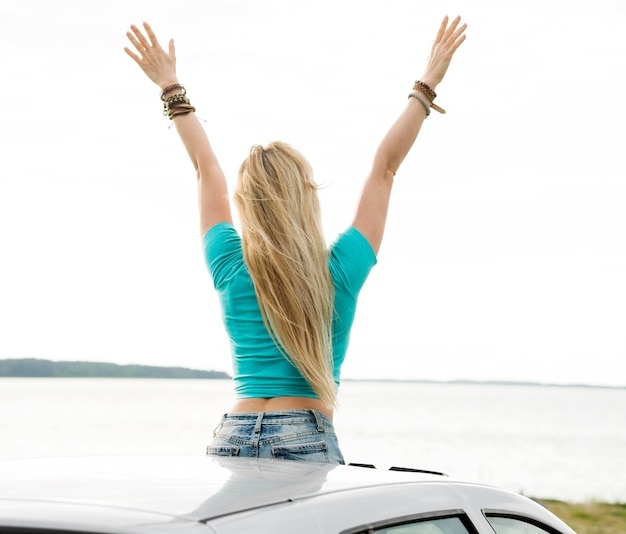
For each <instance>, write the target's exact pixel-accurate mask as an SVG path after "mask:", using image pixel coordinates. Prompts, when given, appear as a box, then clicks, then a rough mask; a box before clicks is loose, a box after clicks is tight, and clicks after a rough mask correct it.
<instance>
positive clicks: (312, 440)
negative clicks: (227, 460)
mask: <svg viewBox="0 0 626 534" xmlns="http://www.w3.org/2000/svg"><path fill="white" fill-rule="evenodd" d="M206 453H207V456H222V457H223V456H230V457H232V456H240V457H246V458H273V459H276V460H296V461H301V462H303V461H304V462H316V463H324V464H343V463H344V459H343V455H342V454H341V450H340V449H339V442H338V441H337V436H336V435H335V429H334V427H333V422H332V420H331V419H330V418H329V417H328V416H326V415H325V414H323V413H321V412H318V411H316V410H285V411H276V412H259V413H231V414H226V415H224V416H223V417H222V420H221V421H220V424H219V425H218V426H217V428H216V429H215V431H214V432H213V441H212V442H211V444H210V445H209V446H208V447H207V450H206Z"/></svg>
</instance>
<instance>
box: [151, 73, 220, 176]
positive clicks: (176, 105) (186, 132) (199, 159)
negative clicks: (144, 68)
mask: <svg viewBox="0 0 626 534" xmlns="http://www.w3.org/2000/svg"><path fill="white" fill-rule="evenodd" d="M170 82H171V81H170ZM170 82H168V83H162V84H160V85H161V86H162V87H161V89H162V92H161V99H162V101H163V105H164V114H165V115H167V116H168V117H169V118H170V119H171V120H172V121H173V123H174V126H175V127H176V131H177V133H178V136H179V137H180V139H181V141H182V143H183V145H184V147H185V150H187V154H188V155H189V158H190V159H191V162H192V163H193V166H194V168H195V169H196V172H197V175H198V178H200V177H201V176H203V175H204V176H207V175H208V172H207V171H208V170H210V169H211V168H219V164H218V161H217V157H216V156H215V153H214V152H213V149H212V148H211V144H210V142H209V138H208V137H207V135H206V132H205V130H204V128H203V127H202V125H201V124H200V121H199V120H198V118H197V117H196V114H195V108H194V107H193V106H192V105H191V102H190V100H189V98H188V97H187V95H186V89H185V88H184V87H183V86H181V85H180V84H179V83H178V82H177V81H175V82H171V83H170Z"/></svg>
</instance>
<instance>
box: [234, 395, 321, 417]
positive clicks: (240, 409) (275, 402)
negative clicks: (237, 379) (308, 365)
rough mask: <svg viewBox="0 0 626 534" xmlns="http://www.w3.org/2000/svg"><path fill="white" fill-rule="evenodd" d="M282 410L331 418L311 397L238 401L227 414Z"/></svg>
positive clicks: (319, 403) (316, 400)
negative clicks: (303, 411) (305, 411)
mask: <svg viewBox="0 0 626 534" xmlns="http://www.w3.org/2000/svg"><path fill="white" fill-rule="evenodd" d="M284 410H316V411H318V412H322V413H323V414H325V415H327V416H328V417H330V418H331V419H332V418H333V411H332V410H329V409H328V407H327V406H326V405H325V404H324V403H323V402H322V401H321V400H319V399H315V398H311V397H272V398H270V399H263V398H257V397H255V398H252V399H238V400H237V401H236V402H235V404H234V405H233V406H232V408H231V409H230V412H229V413H250V412H280V411H284Z"/></svg>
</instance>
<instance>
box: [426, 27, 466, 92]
mask: <svg viewBox="0 0 626 534" xmlns="http://www.w3.org/2000/svg"><path fill="white" fill-rule="evenodd" d="M460 22H461V17H460V16H459V17H456V18H455V19H454V20H453V21H452V22H451V23H450V24H449V25H448V17H447V16H446V17H444V19H443V21H442V22H441V26H440V27H439V31H438V32H437V37H436V38H435V40H434V42H433V46H432V49H431V51H430V56H429V58H428V62H427V65H426V69H425V70H424V75H423V76H422V77H421V80H422V81H423V82H424V83H426V84H427V85H428V86H429V87H430V88H431V89H434V88H435V87H436V86H437V85H438V84H439V83H440V82H441V80H443V77H444V76H445V74H446V72H447V70H448V66H449V65H450V61H451V60H452V56H453V55H454V53H455V52H456V50H457V48H459V46H461V43H462V42H463V41H465V34H464V33H463V32H464V31H465V29H466V28H467V24H460Z"/></svg>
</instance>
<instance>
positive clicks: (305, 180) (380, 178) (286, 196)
mask: <svg viewBox="0 0 626 534" xmlns="http://www.w3.org/2000/svg"><path fill="white" fill-rule="evenodd" d="M465 28H466V25H465V24H462V25H461V24H460V17H457V18H456V19H454V20H453V21H452V22H449V21H448V18H447V17H445V18H444V20H443V22H442V23H441V26H440V28H439V31H438V33H437V37H436V39H435V41H434V43H433V46H432V50H431V54H430V57H429V60H428V62H427V66H426V69H425V71H424V75H423V76H422V78H421V79H420V80H419V81H417V82H415V85H414V86H413V91H412V92H411V93H410V94H409V98H408V103H407V106H406V108H405V109H404V111H403V112H402V113H401V114H400V116H399V117H398V119H397V120H396V122H395V123H394V124H393V126H392V127H391V129H390V130H389V132H388V133H387V135H386V136H385V137H384V138H383V140H382V142H381V144H380V146H379V148H378V150H377V152H376V155H375V157H374V161H373V164H372V169H371V172H370V174H369V176H368V177H367V179H366V180H365V183H364V185H363V189H362V193H361V197H360V200H359V203H358V206H357V210H356V215H355V217H354V220H353V222H352V225H351V226H350V227H349V228H348V230H346V231H345V232H344V233H343V234H341V235H340V236H339V238H338V239H337V240H336V241H335V242H334V243H333V244H332V245H331V247H330V248H329V249H328V248H327V247H326V244H325V242H324V238H323V234H322V227H321V220H320V210H319V201H318V196H317V188H316V185H315V183H314V182H313V177H312V171H311V168H310V166H309V164H308V162H307V161H306V159H305V158H304V157H303V156H302V155H301V154H300V153H299V152H298V151H296V150H295V149H294V148H292V147H290V146H289V145H287V144H285V143H280V142H275V143H271V144H269V145H268V146H267V147H261V146H253V147H252V149H251V150H250V154H249V156H248V157H247V158H246V160H245V161H244V162H243V164H242V165H241V168H240V170H239V178H238V183H237V189H236V191H235V195H234V197H235V202H236V205H237V208H238V210H239V213H240V218H241V225H242V233H241V237H240V236H239V234H238V232H237V231H236V230H235V229H234V227H233V224H232V217H231V210H230V204H229V199H228V191H227V187H226V180H225V178H224V174H223V173H222V170H221V168H220V165H219V163H218V161H217V158H216V157H215V154H214V153H213V150H212V148H211V145H210V143H209V140H208V138H207V136H206V134H205V132H204V129H203V128H202V126H201V125H200V123H199V121H198V119H197V118H196V116H195V113H194V111H195V108H194V107H193V106H192V105H191V103H190V101H189V98H188V97H187V94H186V90H185V88H184V87H183V86H182V85H180V84H179V81H178V78H177V77H176V57H175V50H174V42H173V40H170V42H169V49H168V51H167V52H166V51H165V50H163V49H162V48H161V46H160V45H159V43H158V41H157V38H156V36H155V34H154V32H153V31H152V29H151V28H150V26H149V25H148V24H147V23H144V24H143V31H142V30H140V29H139V28H138V27H136V26H131V31H129V32H127V36H128V39H129V40H130V42H131V43H132V45H133V46H134V48H135V50H136V52H133V51H131V50H130V49H129V48H125V51H126V53H127V54H128V55H129V56H130V57H131V58H132V59H133V60H135V62H136V63H137V64H138V65H139V66H140V67H141V69H142V70H143V71H144V73H145V74H146V75H147V76H148V77H149V78H150V79H151V80H152V81H153V82H154V83H156V84H157V85H158V86H159V88H160V89H161V100H162V101H163V105H164V114H166V115H168V116H169V118H170V119H171V120H172V121H173V122H174V124H175V126H176V130H177V131H178V134H179V136H180V138H181V140H182V142H183V144H184V146H185V148H186V149H187V152H188V154H189V157H190V158H191V161H192V163H193V165H194V167H195V169H196V173H197V179H198V193H199V207H200V231H201V235H202V243H203V247H204V253H205V258H206V262H207V265H208V267H209V270H210V272H211V275H212V278H213V283H214V285H215V288H216V290H217V291H218V294H219V296H220V299H221V305H222V311H223V317H224V325H225V327H226V331H227V333H228V335H229V337H230V341H231V348H232V358H233V370H234V382H235V390H236V393H237V401H236V402H235V404H234V406H233V407H232V408H231V410H230V411H229V412H228V413H227V414H226V415H225V416H224V417H223V419H222V421H221V423H220V425H219V426H218V428H217V429H216V431H215V434H214V439H213V442H212V443H211V445H210V446H209V447H208V448H207V454H209V455H212V456H250V457H271V458H280V459H293V460H307V461H312V462H324V463H344V460H343V456H342V454H341V451H340V448H339V445H338V441H337V437H336V435H335V432H334V429H333V424H332V417H333V408H334V406H335V399H336V392H337V388H338V386H339V376H340V369H341V364H342V363H343V359H344V357H345V354H346V350H347V346H348V338H349V333H350V328H351V326H352V322H353V319H354V312H355V307H356V301H357V297H358V294H359V291H360V289H361V287H362V286H363V283H364V282H365V279H366V278H367V276H368V274H369V272H370V269H371V268H372V267H373V266H374V264H375V263H376V254H377V253H378V249H379V247H380V244H381V241H382V238H383V231H384V227H385V220H386V217H387V207H388V205H389V196H390V193H391V187H392V184H393V178H394V175H395V174H396V172H397V170H398V167H399V166H400V164H401V162H402V161H403V159H404V158H405V156H406V155H407V153H408V151H409V150H410V148H411V146H412V145H413V142H414V141H415V139H416V137H417V134H418V133H419V131H420V128H421V126H422V123H423V121H424V119H425V118H426V117H427V116H428V115H429V114H430V111H431V109H436V110H437V111H439V112H441V113H445V112H444V111H443V110H442V109H441V108H439V107H438V106H437V105H436V104H434V103H433V99H434V98H435V97H436V94H435V92H434V89H435V87H437V85H438V84H439V83H440V82H441V80H442V79H443V77H444V75H445V73H446V71H447V69H448V65H449V64H450V60H451V59H452V56H453V54H454V52H455V51H456V50H457V48H458V47H459V46H460V44H461V43H462V42H463V41H464V39H465V35H464V33H463V32H464V31H465Z"/></svg>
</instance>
